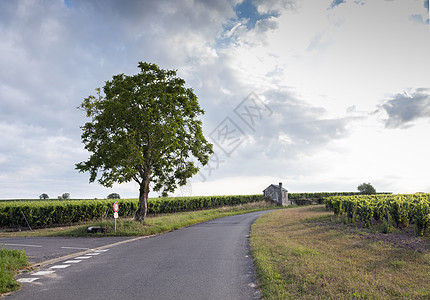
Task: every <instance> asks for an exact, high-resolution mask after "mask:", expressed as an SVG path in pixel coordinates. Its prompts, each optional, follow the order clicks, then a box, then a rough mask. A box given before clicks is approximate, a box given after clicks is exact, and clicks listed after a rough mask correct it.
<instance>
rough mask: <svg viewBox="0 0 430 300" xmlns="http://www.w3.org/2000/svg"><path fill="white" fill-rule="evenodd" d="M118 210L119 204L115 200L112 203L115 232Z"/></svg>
mask: <svg viewBox="0 0 430 300" xmlns="http://www.w3.org/2000/svg"><path fill="white" fill-rule="evenodd" d="M118 210H119V204H118V202H115V203H114V204H113V217H114V218H115V232H116V219H118Z"/></svg>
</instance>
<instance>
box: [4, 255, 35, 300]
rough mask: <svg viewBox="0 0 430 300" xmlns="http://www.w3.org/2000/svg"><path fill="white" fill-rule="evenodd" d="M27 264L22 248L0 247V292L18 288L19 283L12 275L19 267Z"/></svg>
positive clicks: (16, 272)
mask: <svg viewBox="0 0 430 300" xmlns="http://www.w3.org/2000/svg"><path fill="white" fill-rule="evenodd" d="M28 265H29V263H28V257H27V255H25V251H24V250H10V249H5V248H1V249H0V294H3V293H9V292H13V291H16V290H17V289H19V287H20V284H19V283H18V282H16V280H15V279H14V277H15V275H16V274H18V271H19V270H20V269H22V268H24V267H26V266H28Z"/></svg>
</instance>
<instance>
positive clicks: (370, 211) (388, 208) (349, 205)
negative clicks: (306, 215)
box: [325, 194, 430, 236]
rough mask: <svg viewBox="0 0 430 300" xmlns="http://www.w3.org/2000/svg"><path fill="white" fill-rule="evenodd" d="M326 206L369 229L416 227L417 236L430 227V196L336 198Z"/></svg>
mask: <svg viewBox="0 0 430 300" xmlns="http://www.w3.org/2000/svg"><path fill="white" fill-rule="evenodd" d="M325 203H326V207H327V208H328V209H330V210H333V212H334V214H335V215H336V216H339V217H342V216H343V217H346V218H347V220H348V221H349V222H352V223H353V222H357V221H361V222H364V225H365V226H366V227H370V226H372V225H373V224H375V223H378V222H382V223H384V224H387V225H391V224H392V225H393V226H396V227H397V228H400V229H403V228H406V227H408V226H409V225H411V224H414V225H415V234H416V235H417V236H422V235H424V233H425V232H426V230H428V228H429V227H430V194H410V195H388V194H380V195H361V196H333V197H329V198H327V199H326V200H325Z"/></svg>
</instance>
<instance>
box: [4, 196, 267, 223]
mask: <svg viewBox="0 0 430 300" xmlns="http://www.w3.org/2000/svg"><path fill="white" fill-rule="evenodd" d="M262 198H263V197H262V195H245V196H207V197H178V198H154V199H149V201H148V214H159V213H173V212H180V211H189V210H196V209H203V208H213V207H218V206H223V205H238V204H242V203H248V202H255V201H259V200H261V199H262ZM117 201H118V203H119V212H118V213H119V215H120V216H125V217H132V216H134V214H135V212H136V210H137V208H138V206H139V200H138V199H120V200H117ZM114 202H115V200H113V199H109V200H79V201H77V200H63V201H56V200H53V201H50V200H48V201H47V200H40V201H19V202H7V201H2V202H0V227H27V222H28V224H29V225H30V226H31V227H32V228H33V227H34V228H40V227H46V226H51V225H54V224H70V223H74V222H82V221H90V220H94V219H101V218H103V217H105V216H106V215H108V216H111V215H112V214H113V211H112V205H113V203H114Z"/></svg>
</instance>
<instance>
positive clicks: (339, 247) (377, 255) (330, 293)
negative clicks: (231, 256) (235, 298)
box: [251, 206, 430, 299]
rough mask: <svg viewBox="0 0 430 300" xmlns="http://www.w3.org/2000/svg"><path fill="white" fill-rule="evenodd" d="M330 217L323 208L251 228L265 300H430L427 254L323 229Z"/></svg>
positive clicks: (281, 214) (266, 218) (268, 217)
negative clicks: (325, 221)
mask: <svg viewBox="0 0 430 300" xmlns="http://www.w3.org/2000/svg"><path fill="white" fill-rule="evenodd" d="M328 215H332V213H328V212H327V211H326V210H325V209H324V207H323V206H307V207H298V208H293V209H288V210H281V211H276V212H272V213H269V214H265V215H263V216H262V217H260V218H259V219H258V220H257V221H256V222H255V223H254V225H253V227H252V233H251V252H252V255H253V257H254V262H255V266H256V271H257V277H258V281H259V286H260V288H261V292H262V296H263V298H264V299H429V298H430V289H429V278H430V249H426V251H416V250H414V249H407V248H399V247H396V246H394V245H393V244H390V243H388V242H385V241H382V240H377V239H369V238H366V235H365V234H360V233H359V232H355V233H354V232H351V231H348V230H344V228H343V227H341V226H338V227H336V226H325V225H324V224H323V221H324V220H329V219H330V218H323V217H324V216H328ZM315 219H317V220H318V221H317V222H316V221H315ZM327 222H328V221H327ZM416 239H427V238H425V237H424V238H416Z"/></svg>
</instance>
